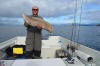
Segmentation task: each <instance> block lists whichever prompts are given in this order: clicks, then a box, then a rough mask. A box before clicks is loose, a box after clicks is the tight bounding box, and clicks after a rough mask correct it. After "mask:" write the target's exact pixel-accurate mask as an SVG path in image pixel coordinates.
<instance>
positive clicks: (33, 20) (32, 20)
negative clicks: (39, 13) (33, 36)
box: [22, 13, 52, 32]
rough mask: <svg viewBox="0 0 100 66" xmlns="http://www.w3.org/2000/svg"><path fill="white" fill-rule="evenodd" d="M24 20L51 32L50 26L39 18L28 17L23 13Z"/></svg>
mask: <svg viewBox="0 0 100 66" xmlns="http://www.w3.org/2000/svg"><path fill="white" fill-rule="evenodd" d="M22 16H23V18H24V20H25V21H26V22H27V23H28V24H29V25H31V26H41V27H42V28H43V29H45V30H47V31H49V32H52V26H51V25H50V24H49V23H48V22H46V21H44V20H43V19H40V18H36V17H32V18H31V17H30V16H28V15H26V14H25V13H24V14H23V15H22Z"/></svg>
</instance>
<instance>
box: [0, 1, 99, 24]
mask: <svg viewBox="0 0 100 66" xmlns="http://www.w3.org/2000/svg"><path fill="white" fill-rule="evenodd" d="M81 2H82V0H77V13H76V18H75V19H76V23H79V22H80V13H81ZM35 5H36V6H38V7H39V15H40V16H42V17H43V19H44V20H46V21H48V22H49V23H51V24H70V23H73V22H74V15H75V8H76V0H0V24H23V22H24V21H23V18H22V14H23V13H26V14H28V15H31V14H32V12H31V10H32V7H33V6H35ZM82 7H83V9H82V22H81V23H82V24H100V0H83V4H82Z"/></svg>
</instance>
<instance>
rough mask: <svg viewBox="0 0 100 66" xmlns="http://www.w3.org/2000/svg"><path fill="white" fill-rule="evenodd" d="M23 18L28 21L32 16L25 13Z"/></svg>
mask: <svg viewBox="0 0 100 66" xmlns="http://www.w3.org/2000/svg"><path fill="white" fill-rule="evenodd" d="M22 17H23V19H24V20H25V21H26V22H28V21H29V19H30V17H29V16H28V15H26V14H25V13H23V14H22Z"/></svg>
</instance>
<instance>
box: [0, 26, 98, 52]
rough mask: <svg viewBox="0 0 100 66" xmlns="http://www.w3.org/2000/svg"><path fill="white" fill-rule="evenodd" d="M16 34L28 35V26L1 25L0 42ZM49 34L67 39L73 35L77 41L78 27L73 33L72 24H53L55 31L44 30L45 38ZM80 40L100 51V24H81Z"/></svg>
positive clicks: (43, 36)
mask: <svg viewBox="0 0 100 66" xmlns="http://www.w3.org/2000/svg"><path fill="white" fill-rule="evenodd" d="M76 28H77V27H76ZM72 35H73V36H72ZM15 36H26V28H25V27H24V26H0V43H1V42H3V41H6V40H8V39H11V38H13V37H15ZM49 36H62V37H65V38H67V39H71V37H72V40H73V41H76V42H77V40H78V32H77V29H75V27H74V30H73V34H72V26H67V25H53V33H49V32H47V31H45V30H43V31H42V38H43V39H47V38H48V37H49ZM78 42H79V43H81V44H83V45H85V46H88V47H90V48H93V49H95V50H98V51H100V26H81V27H80V31H79V40H78Z"/></svg>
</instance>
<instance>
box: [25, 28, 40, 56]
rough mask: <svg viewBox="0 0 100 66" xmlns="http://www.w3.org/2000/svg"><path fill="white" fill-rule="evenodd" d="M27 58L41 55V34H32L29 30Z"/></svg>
mask: <svg viewBox="0 0 100 66" xmlns="http://www.w3.org/2000/svg"><path fill="white" fill-rule="evenodd" d="M25 43H26V56H30V57H31V56H32V55H33V54H34V55H35V56H39V57H40V55H41V32H32V31H28V30H27V37H26V42H25Z"/></svg>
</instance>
